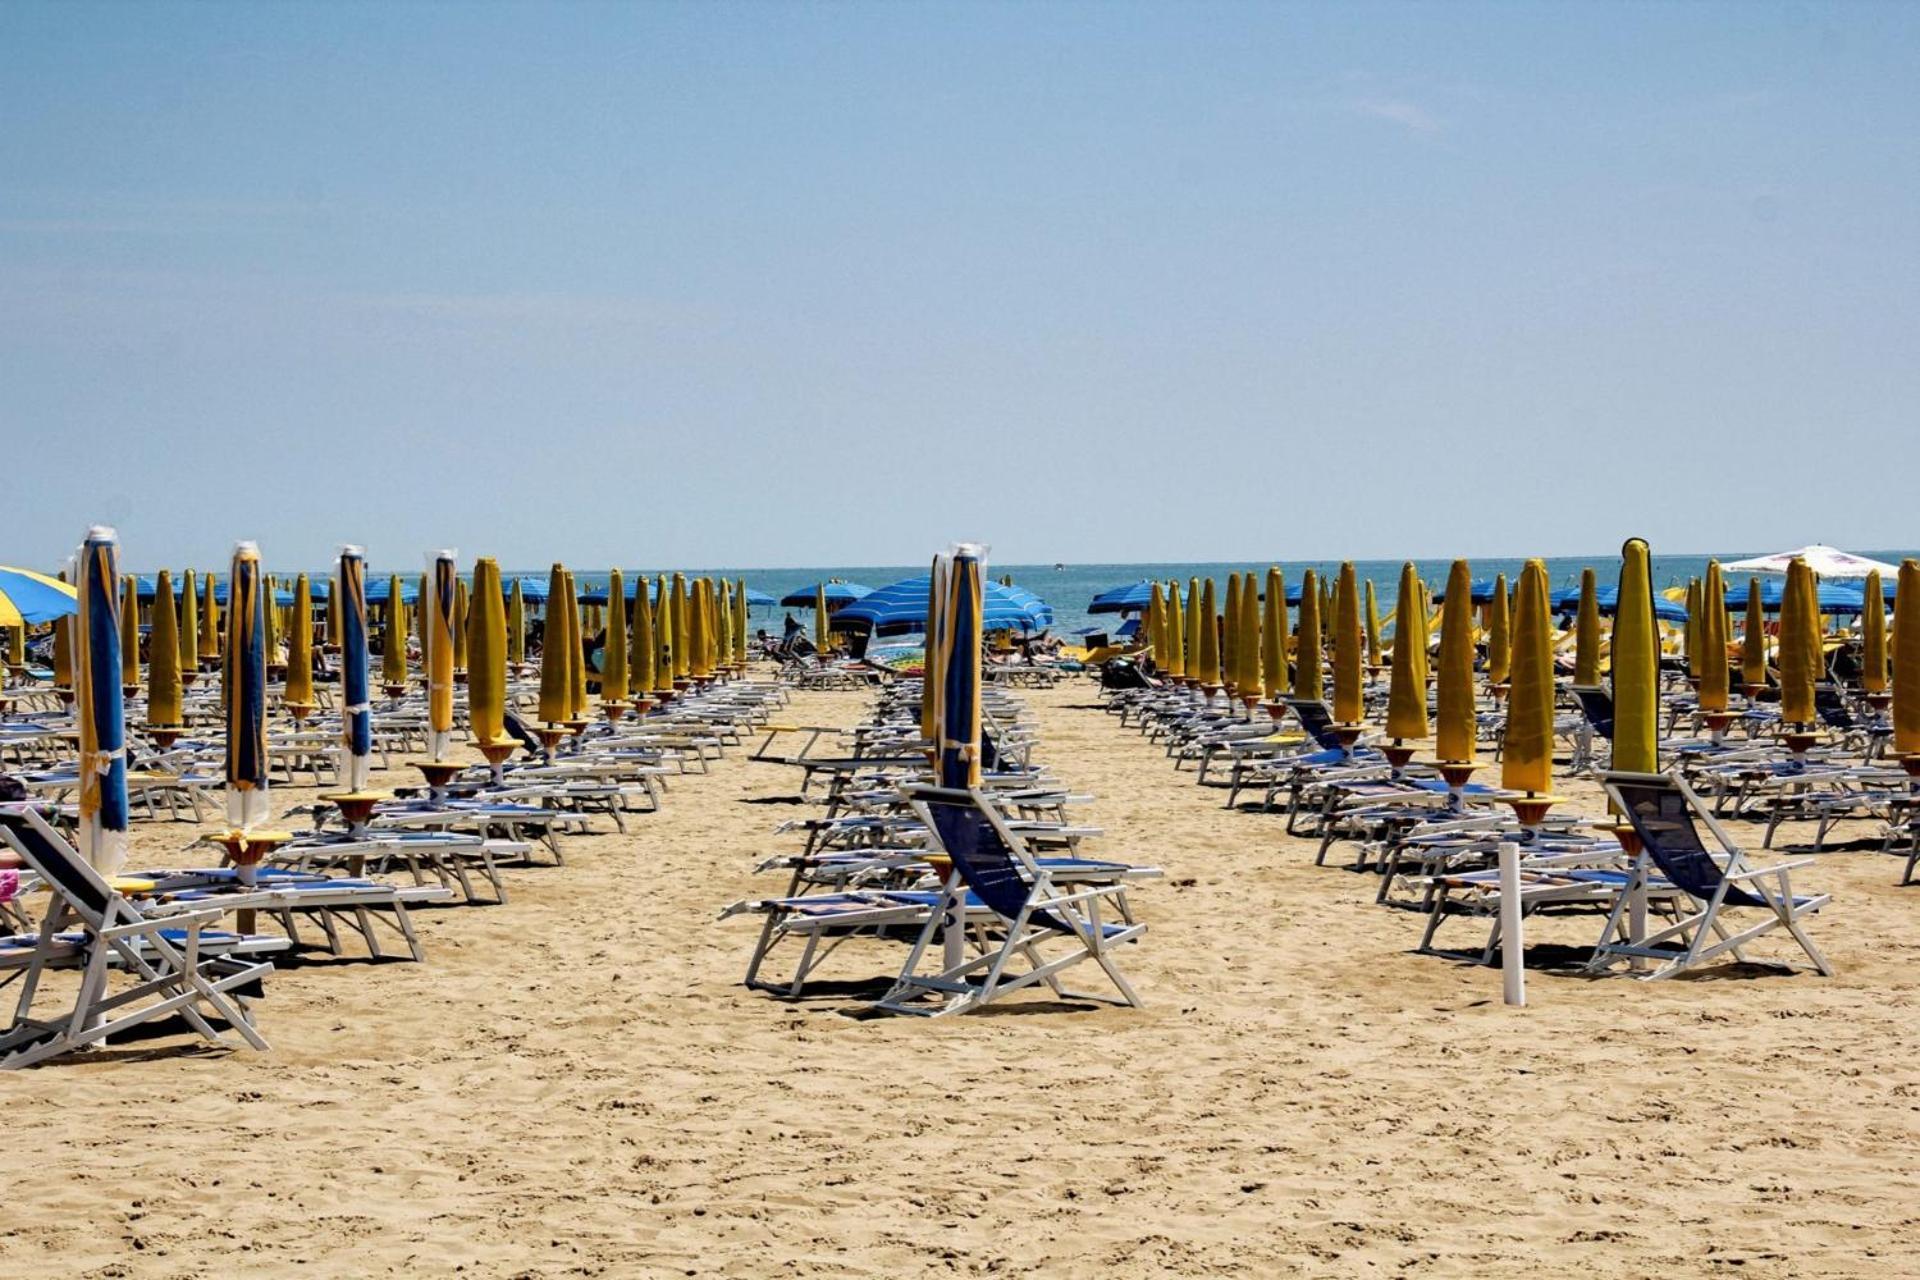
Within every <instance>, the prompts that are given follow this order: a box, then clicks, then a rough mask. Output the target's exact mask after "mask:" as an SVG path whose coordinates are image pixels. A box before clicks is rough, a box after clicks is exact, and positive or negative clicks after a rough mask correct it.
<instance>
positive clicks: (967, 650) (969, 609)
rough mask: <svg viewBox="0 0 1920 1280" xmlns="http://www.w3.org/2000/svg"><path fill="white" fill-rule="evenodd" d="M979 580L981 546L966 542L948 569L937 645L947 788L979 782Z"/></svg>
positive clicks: (942, 773) (941, 759) (941, 772)
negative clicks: (945, 599)
mask: <svg viewBox="0 0 1920 1280" xmlns="http://www.w3.org/2000/svg"><path fill="white" fill-rule="evenodd" d="M938 576H939V575H937V574H936V575H935V577H934V580H935V581H937V580H938ZM980 578H981V568H980V555H979V549H978V548H977V547H974V546H971V545H967V544H963V545H961V546H960V547H959V548H957V549H956V551H955V554H954V557H953V561H952V567H951V569H950V570H949V581H948V594H947V607H946V608H945V609H944V610H943V611H942V613H941V617H940V630H939V633H938V635H937V636H936V637H935V638H934V644H933V648H934V649H935V650H937V651H938V655H939V656H938V658H937V659H936V661H937V664H938V666H939V669H940V677H941V678H940V743H939V749H940V754H939V770H938V772H939V781H940V785H941V786H943V787H977V786H979V785H980V635H981V599H982V589H981V582H980ZM932 656H933V655H931V654H929V657H930V658H931V657H932ZM932 665H934V663H933V662H930V663H929V666H932Z"/></svg>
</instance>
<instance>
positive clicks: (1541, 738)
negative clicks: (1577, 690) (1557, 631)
mask: <svg viewBox="0 0 1920 1280" xmlns="http://www.w3.org/2000/svg"><path fill="white" fill-rule="evenodd" d="M1512 656H1513V667H1512V673H1511V676H1512V678H1511V684H1512V688H1511V691H1510V692H1509V693H1508V695H1507V733H1506V740H1505V742H1504V743H1503V745H1502V746H1501V749H1500V785H1501V786H1503V787H1505V788H1506V789H1507V790H1509V791H1525V792H1527V793H1529V794H1534V795H1538V794H1541V793H1544V792H1547V791H1551V790H1552V789H1553V623H1552V620H1551V619H1550V618H1549V616H1548V614H1547V566H1546V563H1545V562H1544V561H1540V560H1529V561H1527V563H1526V567H1525V568H1523V569H1521V571H1520V588H1519V591H1518V593H1517V594H1516V596H1515V598H1514V619H1513V655H1512Z"/></svg>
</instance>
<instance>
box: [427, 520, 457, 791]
mask: <svg viewBox="0 0 1920 1280" xmlns="http://www.w3.org/2000/svg"><path fill="white" fill-rule="evenodd" d="M459 577H460V571H459V569H458V568H457V567H456V566H455V564H454V561H453V554H452V553H451V552H448V551H442V552H441V553H440V554H438V555H436V556H435V557H434V559H433V571H432V573H431V575H430V578H429V581H428V583H427V589H426V591H424V592H422V593H421V596H420V614H421V618H422V637H423V641H424V643H423V644H422V645H421V661H422V664H423V665H424V666H425V667H426V669H427V744H428V747H429V749H430V750H431V752H432V756H433V759H435V760H444V759H446V758H447V748H448V747H449V746H451V745H452V736H453V653H454V638H453V637H454V625H455V622H456V621H457V619H458V614H457V609H458V604H457V601H458V600H459V592H458V590H457V589H456V584H457V583H458V582H459Z"/></svg>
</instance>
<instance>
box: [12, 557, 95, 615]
mask: <svg viewBox="0 0 1920 1280" xmlns="http://www.w3.org/2000/svg"><path fill="white" fill-rule="evenodd" d="M78 596H79V592H78V591H76V590H75V589H74V588H73V587H70V586H68V585H67V584H66V583H64V582H62V581H60V579H58V578H49V577H48V576H47V575H46V574H44V573H35V572H34V571H33V570H31V569H9V568H7V567H5V566H3V565H0V627H24V626H30V625H32V624H34V623H40V622H52V621H53V620H54V619H55V618H64V617H66V616H67V615H69V614H72V613H77V612H79V609H80V604H79V599H78Z"/></svg>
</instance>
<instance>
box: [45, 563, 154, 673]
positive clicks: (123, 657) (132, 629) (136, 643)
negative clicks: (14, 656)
mask: <svg viewBox="0 0 1920 1280" xmlns="http://www.w3.org/2000/svg"><path fill="white" fill-rule="evenodd" d="M17 630H18V632H19V634H21V635H23V636H24V635H25V634H26V628H25V627H20V628H18V629H17ZM26 656H27V655H26V654H25V652H22V653H21V655H20V660H21V665H23V666H24V665H25V664H26ZM139 687H140V582H139V579H137V578H135V577H134V576H133V575H132V574H127V575H125V576H124V577H122V578H121V579H120V692H121V694H122V696H124V697H129V698H130V697H132V696H133V693H134V690H136V689H138V688H139Z"/></svg>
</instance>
